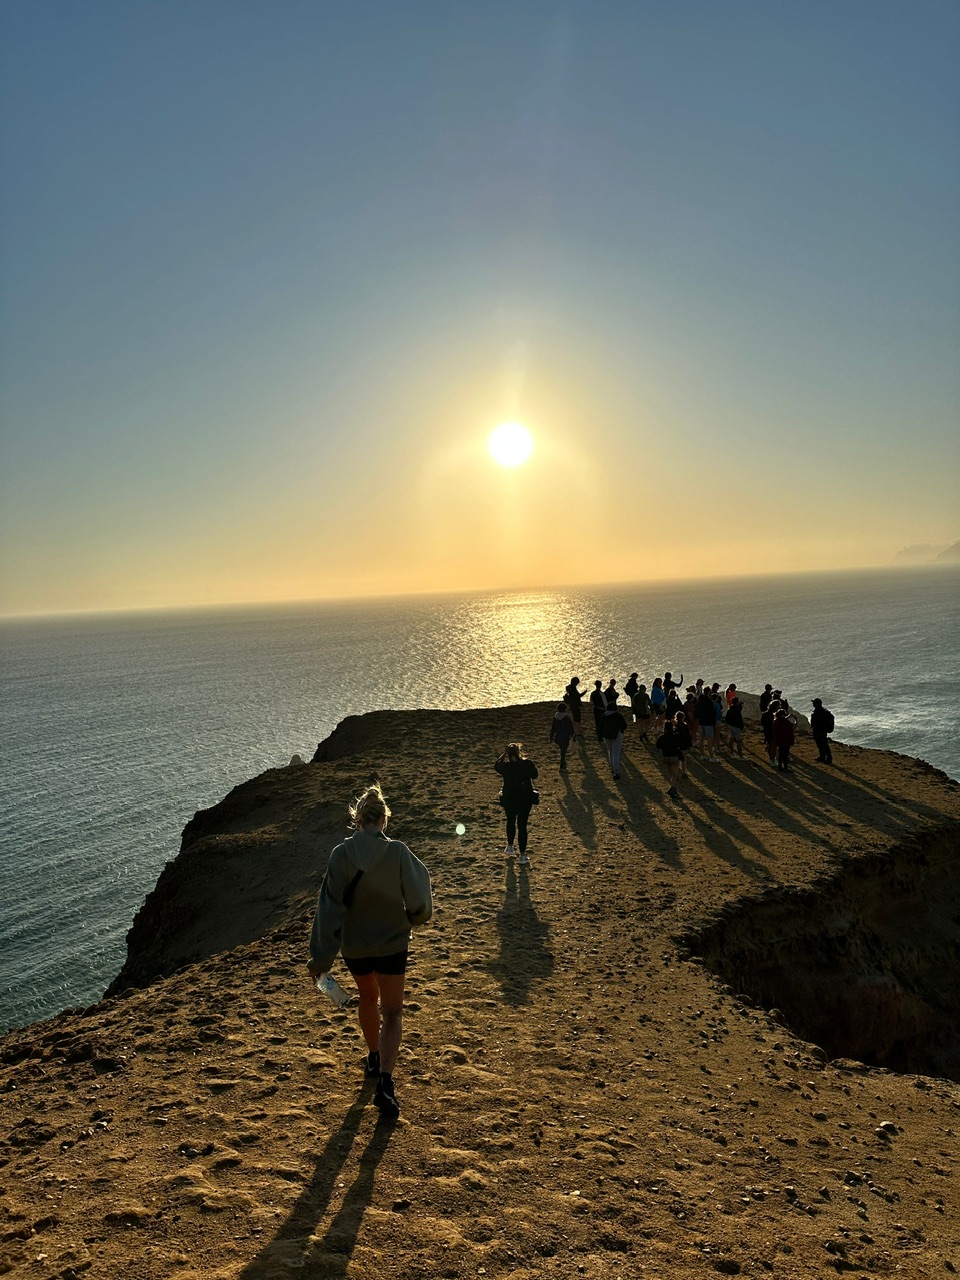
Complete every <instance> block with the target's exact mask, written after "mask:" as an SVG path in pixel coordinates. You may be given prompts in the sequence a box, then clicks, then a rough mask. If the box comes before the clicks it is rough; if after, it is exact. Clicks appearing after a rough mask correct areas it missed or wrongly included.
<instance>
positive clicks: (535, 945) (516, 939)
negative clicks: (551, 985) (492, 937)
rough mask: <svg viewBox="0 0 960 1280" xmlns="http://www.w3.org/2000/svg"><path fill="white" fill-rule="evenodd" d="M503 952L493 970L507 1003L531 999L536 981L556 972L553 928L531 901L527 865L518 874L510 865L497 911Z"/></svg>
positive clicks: (518, 1002) (511, 1003)
mask: <svg viewBox="0 0 960 1280" xmlns="http://www.w3.org/2000/svg"><path fill="white" fill-rule="evenodd" d="M497 933H498V934H499V936H500V953H499V955H498V956H497V957H496V959H495V960H493V961H491V962H490V966H489V967H490V972H491V973H492V974H493V976H494V977H495V978H496V979H497V981H498V982H499V983H500V989H501V991H502V992H503V998H504V1000H505V1001H506V1003H507V1004H510V1005H515V1006H516V1005H522V1004H526V1003H527V1001H528V1000H529V999H530V988H531V986H532V985H533V983H534V982H538V981H540V980H541V979H542V978H547V977H549V976H550V974H551V973H552V972H553V952H552V951H551V950H550V948H549V947H548V946H547V940H548V939H549V937H550V929H549V927H548V926H547V925H545V924H544V923H543V922H542V921H541V919H540V917H539V916H538V915H537V912H536V909H535V908H534V905H533V903H532V901H531V900H530V877H529V876H528V875H527V869H526V867H521V868H520V874H519V877H518V876H517V873H516V872H515V871H514V869H513V864H512V863H511V864H509V865H508V866H507V891H506V895H505V897H504V900H503V906H502V907H501V908H500V910H499V911H498V912H497Z"/></svg>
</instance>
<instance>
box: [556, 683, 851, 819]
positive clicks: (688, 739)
mask: <svg viewBox="0 0 960 1280" xmlns="http://www.w3.org/2000/svg"><path fill="white" fill-rule="evenodd" d="M681 688H683V696H681V692H680V691H681ZM623 692H624V695H625V696H626V697H627V698H628V699H629V703H630V710H631V712H632V714H633V718H634V720H635V722H636V724H637V728H638V730H639V735H640V738H641V739H642V740H649V739H650V737H651V730H652V731H653V733H654V735H655V745H656V748H657V750H658V751H659V752H660V754H661V756H662V757H663V764H664V770H665V772H666V775H667V781H668V783H669V787H668V792H667V794H668V795H671V796H677V795H678V794H679V791H678V786H679V783H680V780H681V779H682V778H683V777H684V776H685V775H686V756H685V753H686V752H688V751H691V750H693V749H694V748H696V749H697V750H698V751H699V752H700V753H701V754H702V756H703V758H704V759H705V760H707V761H709V762H710V763H712V764H716V763H718V761H719V756H718V755H717V752H718V751H722V750H724V749H725V750H726V751H727V752H728V753H729V754H730V755H732V756H739V757H742V756H743V728H744V725H743V701H742V699H741V698H740V696H739V693H738V692H737V686H736V684H733V683H731V684H728V685H727V687H726V689H724V690H722V689H721V686H720V683H719V681H717V682H715V683H714V684H712V685H708V684H707V683H706V681H704V680H697V681H696V682H695V683H694V684H691V685H687V686H686V687H685V688H684V686H683V675H682V674H681V676H680V677H679V679H674V677H673V674H672V672H670V671H666V672H664V674H663V675H662V676H657V677H656V678H655V679H654V681H653V683H652V685H651V687H650V689H649V691H648V689H647V686H646V685H645V684H641V683H640V678H639V673H638V672H636V671H634V672H633V673H632V674H631V675H630V677H629V679H628V680H627V681H626V682H625V683H624V687H623ZM619 698H620V691H619V690H618V689H617V681H616V679H611V680H610V681H609V682H608V683H607V685H606V687H604V684H603V681H602V680H595V681H594V687H593V690H592V691H591V693H590V694H589V696H588V697H585V696H584V693H583V691H582V689H581V688H580V677H579V676H574V677H573V678H572V679H571V681H570V683H569V684H568V685H567V687H566V689H565V690H564V695H563V702H561V703H559V704H558V706H557V711H556V715H555V716H554V718H553V723H552V725H551V727H550V741H551V742H555V743H556V744H557V746H558V747H559V749H560V768H561V770H564V769H566V767H567V752H568V751H569V749H570V746H571V744H572V743H573V742H574V741H575V739H576V738H577V737H578V735H579V734H580V732H581V725H582V720H583V705H584V702H588V703H589V705H590V708H591V710H592V711H593V719H594V730H595V732H596V737H597V741H598V742H600V743H602V745H603V747H604V749H605V750H606V753H607V759H608V760H609V763H610V771H611V773H612V774H613V776H614V778H617V779H618V778H619V777H620V762H621V759H622V755H623V741H624V736H625V734H626V732H627V727H628V726H627V720H626V717H625V715H624V714H623V711H621V709H620V705H619ZM813 708H814V710H813V713H812V715H811V717H810V726H811V729H812V731H813V737H814V741H815V742H816V744H817V750H818V753H819V754H818V756H817V759H818V761H819V762H821V763H824V764H832V763H833V755H832V753H831V751H830V743H829V734H830V733H832V732H833V728H834V719H833V716H832V714H831V713H830V712H829V711H828V710H827V709H826V707H824V705H823V702H822V700H821V699H820V698H814V699H813ZM760 725H761V728H762V730H763V736H764V742H765V744H766V747H767V752H768V755H769V759H770V763H771V764H772V765H773V766H774V767H775V768H777V769H779V770H780V771H781V772H789V770H790V748H791V747H792V746H793V745H794V741H795V738H796V734H795V730H796V726H797V718H796V716H795V715H794V714H793V712H792V711H791V710H790V704H789V703H788V701H787V699H786V698H785V697H784V696H783V692H782V690H780V689H774V687H773V686H772V685H770V684H768V685H766V686H765V688H764V691H763V693H762V694H761V696H760Z"/></svg>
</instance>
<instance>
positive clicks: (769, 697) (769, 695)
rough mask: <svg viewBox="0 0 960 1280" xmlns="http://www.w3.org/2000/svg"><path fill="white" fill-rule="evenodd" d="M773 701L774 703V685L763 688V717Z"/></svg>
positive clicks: (761, 706)
mask: <svg viewBox="0 0 960 1280" xmlns="http://www.w3.org/2000/svg"><path fill="white" fill-rule="evenodd" d="M772 701H773V685H772V684H765V685H764V686H763V693H761V695H760V714H761V715H763V713H764V712H765V711H766V709H767V707H769V705H770V703H771V702H772Z"/></svg>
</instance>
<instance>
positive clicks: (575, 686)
mask: <svg viewBox="0 0 960 1280" xmlns="http://www.w3.org/2000/svg"><path fill="white" fill-rule="evenodd" d="M563 700H564V702H565V703H566V704H567V707H568V708H569V710H570V715H571V717H572V718H573V723H574V724H575V725H577V726H579V724H580V711H581V707H582V705H583V694H582V693H581V692H580V677H579V676H573V678H572V679H571V681H570V683H569V684H568V685H567V687H566V689H564V691H563ZM578 731H579V729H578Z"/></svg>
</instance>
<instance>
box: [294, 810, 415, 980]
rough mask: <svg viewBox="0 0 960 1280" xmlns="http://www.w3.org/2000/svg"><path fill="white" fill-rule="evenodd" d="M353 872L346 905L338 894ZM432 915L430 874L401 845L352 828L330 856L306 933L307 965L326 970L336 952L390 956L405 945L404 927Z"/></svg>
mask: <svg viewBox="0 0 960 1280" xmlns="http://www.w3.org/2000/svg"><path fill="white" fill-rule="evenodd" d="M358 871H362V872H363V875H362V876H361V877H360V879H359V880H358V881H357V883H356V887H355V889H354V891H353V894H352V896H351V900H350V905H349V906H345V905H344V901H343V895H344V893H346V891H347V889H348V887H349V885H350V883H351V881H352V880H353V879H354V877H355V876H356V874H357V872H358ZM432 914H433V892H432V890H431V887H430V873H429V872H428V871H427V868H426V867H425V866H424V865H423V863H422V862H421V861H420V859H419V858H415V857H414V855H413V854H412V853H411V852H410V850H409V849H408V848H407V846H406V845H405V844H403V843H402V842H401V841H399V840H389V839H388V838H387V837H386V836H385V835H384V834H383V832H381V831H356V832H354V834H353V835H352V836H349V837H348V838H347V839H346V840H344V841H343V843H342V844H338V845H337V847H336V848H335V849H334V851H333V853H331V855H330V862H329V865H328V866H327V873H326V875H325V876H324V877H323V883H322V884H321V886H320V896H319V898H318V899H317V910H316V914H315V915H314V917H313V932H312V933H311V935H310V956H311V960H312V962H313V963H312V968H313V969H315V970H318V971H320V972H326V971H327V970H329V968H330V966H331V965H332V964H333V962H334V960H335V959H336V957H337V952H338V951H339V952H340V953H341V954H342V955H343V956H345V957H349V958H350V959H352V960H354V959H361V958H363V957H367V956H392V955H396V954H397V953H398V952H400V951H406V950H407V948H408V947H409V946H410V926H411V925H417V924H425V923H426V921H427V920H429V919H430V917H431V915H432Z"/></svg>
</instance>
